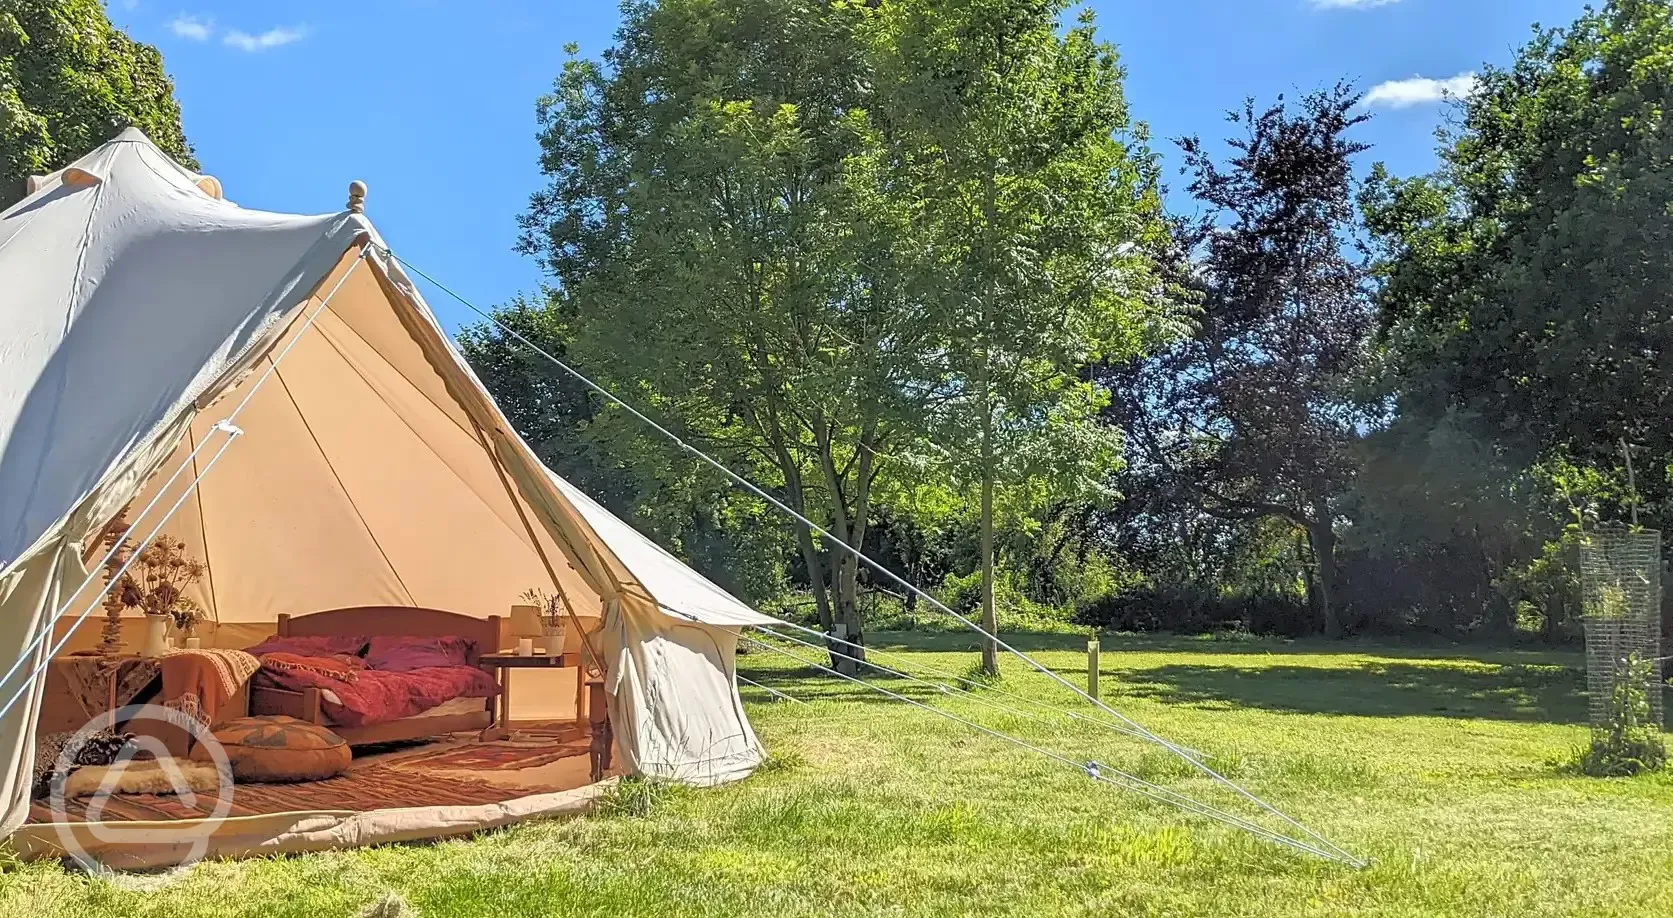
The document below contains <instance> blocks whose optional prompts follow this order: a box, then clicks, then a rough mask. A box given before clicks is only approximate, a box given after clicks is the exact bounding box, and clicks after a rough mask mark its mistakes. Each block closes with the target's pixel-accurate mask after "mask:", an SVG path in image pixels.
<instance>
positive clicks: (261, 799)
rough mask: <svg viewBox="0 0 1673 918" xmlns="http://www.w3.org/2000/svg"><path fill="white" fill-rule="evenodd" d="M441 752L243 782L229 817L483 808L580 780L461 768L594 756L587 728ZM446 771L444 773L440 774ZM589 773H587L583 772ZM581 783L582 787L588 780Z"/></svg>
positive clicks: (154, 815)
mask: <svg viewBox="0 0 1673 918" xmlns="http://www.w3.org/2000/svg"><path fill="white" fill-rule="evenodd" d="M432 745H435V746H437V747H439V748H436V749H434V750H426V749H422V748H420V749H418V750H413V751H412V752H411V753H410V754H406V755H399V754H398V755H395V756H388V757H385V756H374V757H372V758H371V759H370V760H358V759H357V760H356V762H355V764H354V765H352V766H350V768H349V772H348V773H347V774H345V775H342V776H340V777H336V778H329V779H327V780H324V781H305V782H302V783H300V784H239V785H237V786H236V787H234V788H233V794H232V809H231V810H229V811H228V813H227V815H229V816H254V815H260V814H265V813H288V812H294V811H301V810H356V811H361V812H364V811H367V810H376V809H382V808H386V807H392V806H401V807H418V806H479V805H482V804H486V803H500V802H503V801H506V800H513V799H516V798H518V797H524V796H528V795H530V794H539V793H548V792H552V791H561V790H570V789H572V788H573V787H575V786H578V785H577V784H576V783H573V782H571V783H569V784H562V785H559V784H551V783H548V784H542V783H538V782H533V783H530V782H519V781H512V782H510V783H499V784H494V783H490V782H488V781H478V780H473V779H471V778H469V777H464V776H461V775H460V774H459V772H461V771H479V772H503V771H517V770H522V769H527V768H537V767H540V766H542V765H550V764H552V763H554V762H557V761H559V760H561V759H565V758H568V757H570V756H576V755H580V756H584V755H586V754H587V752H588V738H587V735H586V733H585V731H582V730H577V729H575V728H573V727H569V728H556V729H551V730H547V731H538V732H537V731H520V732H519V733H518V734H516V735H515V736H514V737H513V738H512V739H510V740H502V741H499V742H493V743H478V742H468V743H461V744H443V743H436V744H432ZM441 772H446V774H445V775H442V774H440V773H441ZM581 773H582V774H585V770H584V769H583V770H582V771H581ZM584 782H585V779H584V778H583V779H582V782H581V783H584ZM89 802H91V799H90V798H88V799H79V800H69V801H66V802H65V815H66V816H68V817H69V818H70V819H72V820H77V821H81V820H86V819H87V818H88V814H87V804H88V803H89ZM215 805H216V797H215V795H213V794H202V795H199V796H198V798H197V800H196V801H195V802H194V803H192V804H188V803H187V802H186V801H185V800H183V799H182V798H180V797H178V796H176V795H173V794H119V795H116V796H114V797H111V798H108V799H107V800H105V801H104V807H103V810H102V811H101V812H99V813H98V814H96V815H95V816H94V817H93V818H94V819H97V820H100V821H105V822H116V821H130V820H154V819H195V818H200V817H204V816H209V815H211V814H212V813H213V812H214V810H215ZM29 821H30V822H51V821H52V811H51V809H50V808H49V806H48V805H47V804H46V803H45V802H39V801H38V802H35V803H33V804H31V805H30V808H29Z"/></svg>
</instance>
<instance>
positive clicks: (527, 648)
mask: <svg viewBox="0 0 1673 918" xmlns="http://www.w3.org/2000/svg"><path fill="white" fill-rule="evenodd" d="M517 655H518V656H519V657H532V656H534V638H518V639H517Z"/></svg>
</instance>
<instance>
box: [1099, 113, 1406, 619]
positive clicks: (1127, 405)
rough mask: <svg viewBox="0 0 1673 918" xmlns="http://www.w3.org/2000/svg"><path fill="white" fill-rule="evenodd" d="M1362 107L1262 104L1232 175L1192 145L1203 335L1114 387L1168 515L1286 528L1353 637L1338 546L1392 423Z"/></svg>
mask: <svg viewBox="0 0 1673 918" xmlns="http://www.w3.org/2000/svg"><path fill="white" fill-rule="evenodd" d="M1358 102H1359V96H1358V94H1357V93H1355V92H1354V91H1353V90H1352V89H1351V88H1350V87H1347V86H1337V87H1335V88H1334V89H1331V90H1328V91H1321V92H1316V93H1313V94H1310V95H1308V96H1307V97H1305V98H1304V99H1303V100H1302V101H1301V104H1300V106H1299V108H1298V109H1292V108H1291V107H1289V106H1287V105H1285V103H1284V102H1283V100H1282V99H1280V100H1279V102H1278V103H1277V104H1276V105H1273V106H1271V107H1269V108H1266V109H1257V108H1256V107H1255V105H1254V103H1253V102H1252V101H1251V102H1249V103H1247V104H1246V105H1245V107H1244V108H1243V110H1242V111H1240V112H1235V113H1233V114H1232V115H1231V121H1232V122H1233V123H1234V124H1237V125H1240V126H1241V127H1242V128H1243V130H1244V135H1243V136H1242V137H1239V138H1235V139H1233V140H1231V141H1230V146H1231V148H1232V151H1233V156H1232V157H1231V159H1230V160H1229V161H1228V162H1227V163H1226V165H1224V166H1222V165H1220V164H1219V163H1218V162H1216V161H1215V159H1214V157H1213V156H1212V155H1211V154H1210V153H1209V151H1208V149H1207V148H1206V147H1205V146H1204V145H1203V143H1202V142H1201V141H1200V140H1199V139H1197V138H1195V137H1192V138H1187V139H1185V140H1182V141H1181V146H1182V147H1183V149H1184V152H1185V156H1186V163H1187V165H1186V169H1187V171H1188V172H1189V174H1190V175H1191V183H1190V191H1191V193H1192V194H1193V195H1195V196H1196V198H1197V199H1198V200H1199V201H1201V202H1202V203H1203V204H1204V205H1206V208H1207V213H1206V214H1205V215H1204V216H1203V217H1202V218H1201V219H1200V220H1199V221H1197V222H1194V223H1187V224H1184V225H1182V227H1181V241H1182V246H1183V248H1184V249H1185V250H1186V251H1187V252H1188V253H1189V257H1190V259H1191V265H1190V268H1191V272H1192V275H1193V280H1192V283H1193V285H1194V286H1195V287H1196V288H1197V290H1198V293H1199V294H1200V297H1201V308H1202V313H1201V318H1200V327H1199V329H1198V331H1197V333H1196V334H1195V335H1194V336H1193V337H1191V338H1190V339H1188V340H1186V341H1184V342H1183V343H1181V344H1180V345H1179V346H1177V347H1175V348H1173V349H1171V350H1169V351H1167V352H1166V353H1163V354H1161V355H1160V356H1158V357H1155V358H1154V359H1150V360H1146V361H1141V362H1137V363H1134V364H1130V365H1128V366H1126V367H1121V368H1118V369H1116V370H1113V371H1111V372H1110V373H1109V374H1107V375H1106V376H1105V383H1106V385H1109V386H1111V387H1112V388H1113V389H1115V390H1116V391H1117V392H1118V393H1120V394H1121V395H1122V401H1121V403H1120V405H1119V408H1120V410H1119V411H1118V412H1117V415H1118V417H1119V418H1120V420H1121V422H1122V423H1123V424H1124V425H1125V427H1126V428H1127V430H1128V432H1129V435H1130V437H1131V438H1132V447H1133V460H1134V463H1135V466H1136V467H1137V468H1138V469H1140V470H1141V471H1142V472H1143V473H1144V474H1145V475H1146V476H1147V478H1148V485H1149V487H1150V488H1153V489H1160V490H1161V491H1162V492H1163V496H1164V498H1165V500H1166V501H1167V502H1173V503H1178V502H1183V503H1184V504H1186V505H1187V506H1190V507H1193V508H1198V509H1200V511H1201V512H1202V513H1206V514H1208V515H1210V516H1213V517H1217V518H1220V519H1223V520H1232V521H1258V520H1266V519H1279V520H1283V521H1285V522H1286V523H1288V524H1289V525H1291V526H1293V527H1295V529H1296V530H1299V532H1301V533H1302V534H1304V535H1305V537H1306V540H1307V545H1308V549H1309V551H1310V553H1311V555H1312V558H1313V571H1312V574H1311V576H1310V578H1309V587H1310V592H1311V594H1312V598H1313V604H1314V607H1315V608H1316V609H1317V611H1318V614H1319V615H1320V617H1321V618H1322V622H1323V627H1324V630H1325V632H1326V633H1327V634H1329V635H1332V636H1335V635H1338V634H1340V633H1341V620H1340V617H1339V614H1338V608H1337V602H1338V597H1337V560H1336V547H1337V534H1336V527H1337V523H1338V519H1339V516H1340V514H1341V499H1342V497H1343V495H1344V494H1345V493H1346V491H1347V489H1348V487H1349V485H1350V484H1351V483H1352V481H1353V478H1354V475H1355V472H1356V469H1357V468H1358V461H1359V457H1358V443H1359V440H1360V438H1361V436H1362V434H1363V432H1364V431H1365V430H1366V429H1367V428H1368V426H1369V425H1370V424H1371V423H1373V422H1374V421H1375V420H1377V410H1376V409H1377V406H1376V405H1375V404H1366V403H1365V402H1364V401H1362V399H1361V398H1360V397H1359V390H1358V388H1357V386H1356V384H1355V376H1354V374H1355V371H1356V370H1358V369H1359V368H1360V367H1361V365H1362V364H1363V362H1364V360H1365V359H1366V357H1367V355H1368V353H1369V347H1368V344H1369V338H1370V335H1371V332H1372V330H1373V328H1374V320H1373V313H1372V310H1371V304H1370V296H1369V288H1368V284H1367V275H1366V272H1365V268H1364V267H1363V265H1362V264H1361V262H1360V260H1359V259H1357V258H1356V257H1355V256H1354V254H1353V252H1352V250H1351V248H1350V246H1351V237H1352V235H1353V233H1354V231H1355V229H1356V226H1357V223H1356V217H1357V213H1356V210H1355V207H1354V189H1355V183H1354V179H1353V158H1354V156H1355V155H1357V154H1358V153H1360V152H1362V151H1364V150H1365V149H1366V147H1365V146H1364V145H1363V144H1361V143H1358V142H1356V141H1354V140H1352V139H1350V138H1349V137H1348V133H1349V132H1350V131H1351V130H1352V129H1353V128H1354V126H1355V125H1357V124H1359V123H1361V122H1362V121H1363V120H1364V116H1363V115H1359V114H1356V113H1355V107H1356V106H1357V105H1358Z"/></svg>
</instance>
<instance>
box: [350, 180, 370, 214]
mask: <svg viewBox="0 0 1673 918" xmlns="http://www.w3.org/2000/svg"><path fill="white" fill-rule="evenodd" d="M349 212H350V213H356V214H363V213H365V212H366V183H365V182H362V181H358V180H356V181H353V182H349Z"/></svg>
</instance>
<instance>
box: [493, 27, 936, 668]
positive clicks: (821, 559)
mask: <svg viewBox="0 0 1673 918" xmlns="http://www.w3.org/2000/svg"><path fill="white" fill-rule="evenodd" d="M872 15H874V11H872V10H870V9H868V8H867V7H864V6H860V5H854V4H847V3H832V2H827V0H664V2H660V3H637V4H631V5H629V6H627V7H626V8H625V21H624V24H623V26H622V28H621V31H620V32H619V33H618V36H617V43H616V45H615V46H614V47H613V48H611V49H610V50H609V51H608V52H607V53H606V54H605V64H606V65H607V66H601V65H599V64H597V63H594V62H592V61H586V60H572V61H571V62H570V63H569V64H568V65H566V67H565V69H564V72H563V75H562V76H561V77H560V79H559V81H558V84H557V87H556V91H555V93H554V94H553V95H552V96H550V97H549V98H547V99H545V100H543V101H542V103H541V106H540V119H541V126H542V131H541V135H540V142H541V146H542V150H543V156H542V163H543V167H544V169H545V171H546V174H547V175H548V177H549V178H550V184H549V185H548V187H547V188H546V189H544V190H543V191H541V192H540V193H538V194H536V195H535V196H534V198H533V200H532V202H531V206H530V209H529V212H528V214H527V215H526V216H525V218H524V228H525V230H526V234H525V237H524V248H525V249H526V250H527V251H529V252H531V253H534V254H537V255H539V256H540V257H541V258H542V260H543V262H544V263H545V266H546V268H547V269H548V270H549V271H550V273H551V275H552V276H553V278H554V280H555V281H556V288H555V291H554V296H556V297H557V298H558V299H559V300H560V301H561V302H562V303H563V304H566V306H565V308H566V309H568V311H569V313H570V314H571V315H572V319H571V320H570V328H571V330H572V332H573V341H572V342H571V347H572V353H573V354H575V355H576V357H577V358H578V359H579V360H580V362H582V363H583V364H584V365H585V366H587V367H588V368H590V369H591V370H592V371H594V372H595V373H596V374H598V375H599V376H600V377H601V378H603V379H604V380H606V381H607V382H608V383H610V384H611V385H613V386H615V387H616V388H618V389H619V390H622V391H627V392H631V393H634V394H635V396H636V397H637V399H638V400H639V401H641V402H642V403H644V404H646V405H648V406H650V407H651V408H652V409H653V411H654V412H655V413H656V414H657V415H658V416H659V417H660V418H663V419H666V420H667V421H668V422H669V423H670V424H671V425H672V426H673V427H674V428H675V429H676V430H677V431H678V432H679V433H680V435H681V436H683V437H685V438H687V439H688V440H689V441H691V442H693V443H695V444H697V445H699V446H701V447H703V448H704V449H706V450H709V451H711V452H714V453H717V454H719V455H720V456H721V457H722V458H723V459H724V460H725V461H727V462H729V463H731V464H732V465H733V466H734V467H738V468H742V469H745V470H746V471H747V472H749V473H750V474H752V476H753V477H754V478H756V479H757V480H759V481H763V482H765V483H768V484H769V485H772V486H775V487H776V488H777V489H778V491H779V492H780V493H781V494H782V496H783V499H784V500H785V502H786V503H787V504H788V505H789V506H790V507H792V508H793V509H794V510H796V511H797V512H798V513H801V514H803V515H805V516H808V517H810V518H812V519H814V520H816V521H818V522H819V523H820V524H821V525H822V526H823V527H824V528H826V529H828V530H829V531H830V532H832V533H833V534H834V535H835V536H836V538H837V539H839V540H840V541H841V542H842V543H844V544H845V545H847V546H849V547H852V548H858V547H859V546H860V545H862V544H863V542H864V540H865V537H866V532H867V527H868V524H869V521H870V519H871V518H872V506H871V502H872V500H873V496H874V493H875V488H876V485H877V482H878V478H879V476H880V475H882V474H884V470H885V467H886V466H887V464H888V462H889V457H890V456H893V455H896V454H899V453H903V452H906V451H909V450H910V449H911V447H912V434H911V432H910V430H909V427H910V424H911V421H912V419H913V418H914V417H916V416H918V415H921V414H922V413H924V412H925V411H927V410H930V407H929V406H930V405H931V404H932V403H933V402H934V401H935V400H936V399H939V398H944V397H945V396H944V395H943V394H941V393H942V391H943V389H944V387H943V386H941V385H940V384H939V382H938V380H937V379H935V378H934V376H933V374H934V373H936V372H937V370H936V368H935V367H934V365H933V364H931V363H927V362H926V360H925V355H926V354H928V353H930V350H929V349H930V346H931V344H932V343H933V342H934V340H935V339H934V338H933V333H934V330H935V326H934V324H933V323H932V322H930V321H927V320H926V317H925V316H924V315H923V314H922V313H921V310H920V308H919V303H920V301H921V298H919V297H916V296H914V295H913V294H912V291H911V289H910V285H911V283H912V277H913V275H912V274H911V273H910V272H908V271H906V270H904V269H903V268H902V265H901V259H903V258H906V257H909V256H910V254H911V253H912V252H913V250H914V247H913V246H912V245H911V244H910V241H909V235H908V234H909V233H910V232H911V222H910V214H909V209H908V203H907V202H905V201H904V200H903V199H902V198H901V197H900V195H899V194H898V193H897V188H896V185H897V184H898V183H897V179H896V177H895V175H894V173H893V171H892V170H891V169H890V168H888V165H889V163H888V159H887V157H886V155H885V151H884V147H883V143H882V138H881V136H880V135H879V132H878V128H877V126H876V125H875V124H874V123H873V122H872V121H871V119H870V117H869V116H868V113H867V94H868V93H869V91H870V84H871V80H870V77H869V74H868V72H867V67H868V63H867V61H866V58H865V49H864V46H863V42H862V41H861V39H860V30H861V29H862V28H864V27H865V23H866V21H867V19H868V18H869V17H871V16H872ZM926 374H927V375H926ZM617 420H619V419H616V418H615V417H614V415H613V413H612V412H610V411H608V410H606V411H601V412H600V414H599V416H598V417H597V418H596V419H594V421H593V427H594V433H595V435H598V436H605V437H612V436H613V437H617V438H624V437H625V438H628V439H626V440H621V442H623V443H625V444H631V446H628V447H627V448H625V449H623V450H620V451H618V455H624V456H625V455H627V450H628V449H642V448H643V443H644V441H643V440H641V439H637V438H636V435H635V434H633V433H631V432H629V431H628V428H627V427H626V426H623V425H620V424H617V423H615V422H616V421H617ZM612 425H614V431H615V432H614V433H612V432H611V431H612ZM635 464H636V465H638V466H640V467H644V466H645V465H646V464H647V463H646V462H645V461H644V457H643V454H642V453H641V454H640V456H639V458H638V459H636V461H635ZM797 528H798V540H799V544H800V551H801V556H802V561H803V564H804V566H805V568H806V571H807V576H808V579H809V581H810V586H811V588H812V590H813V595H814V598H815V601H816V605H817V610H818V614H819V618H820V621H821V622H822V624H823V625H824V626H825V627H826V628H827V629H830V630H833V631H834V630H836V628H837V626H838V625H841V626H843V629H844V630H845V631H846V633H847V637H848V640H850V641H854V642H863V627H862V622H861V613H860V606H859V603H858V601H857V590H858V565H857V564H856V562H855V560H854V558H853V557H852V555H851V554H850V553H848V552H846V551H843V550H841V549H840V546H828V545H825V544H823V543H822V542H821V540H820V539H819V538H817V537H816V536H815V535H814V534H813V533H812V532H811V531H810V530H809V529H808V527H806V526H798V527H797Z"/></svg>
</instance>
